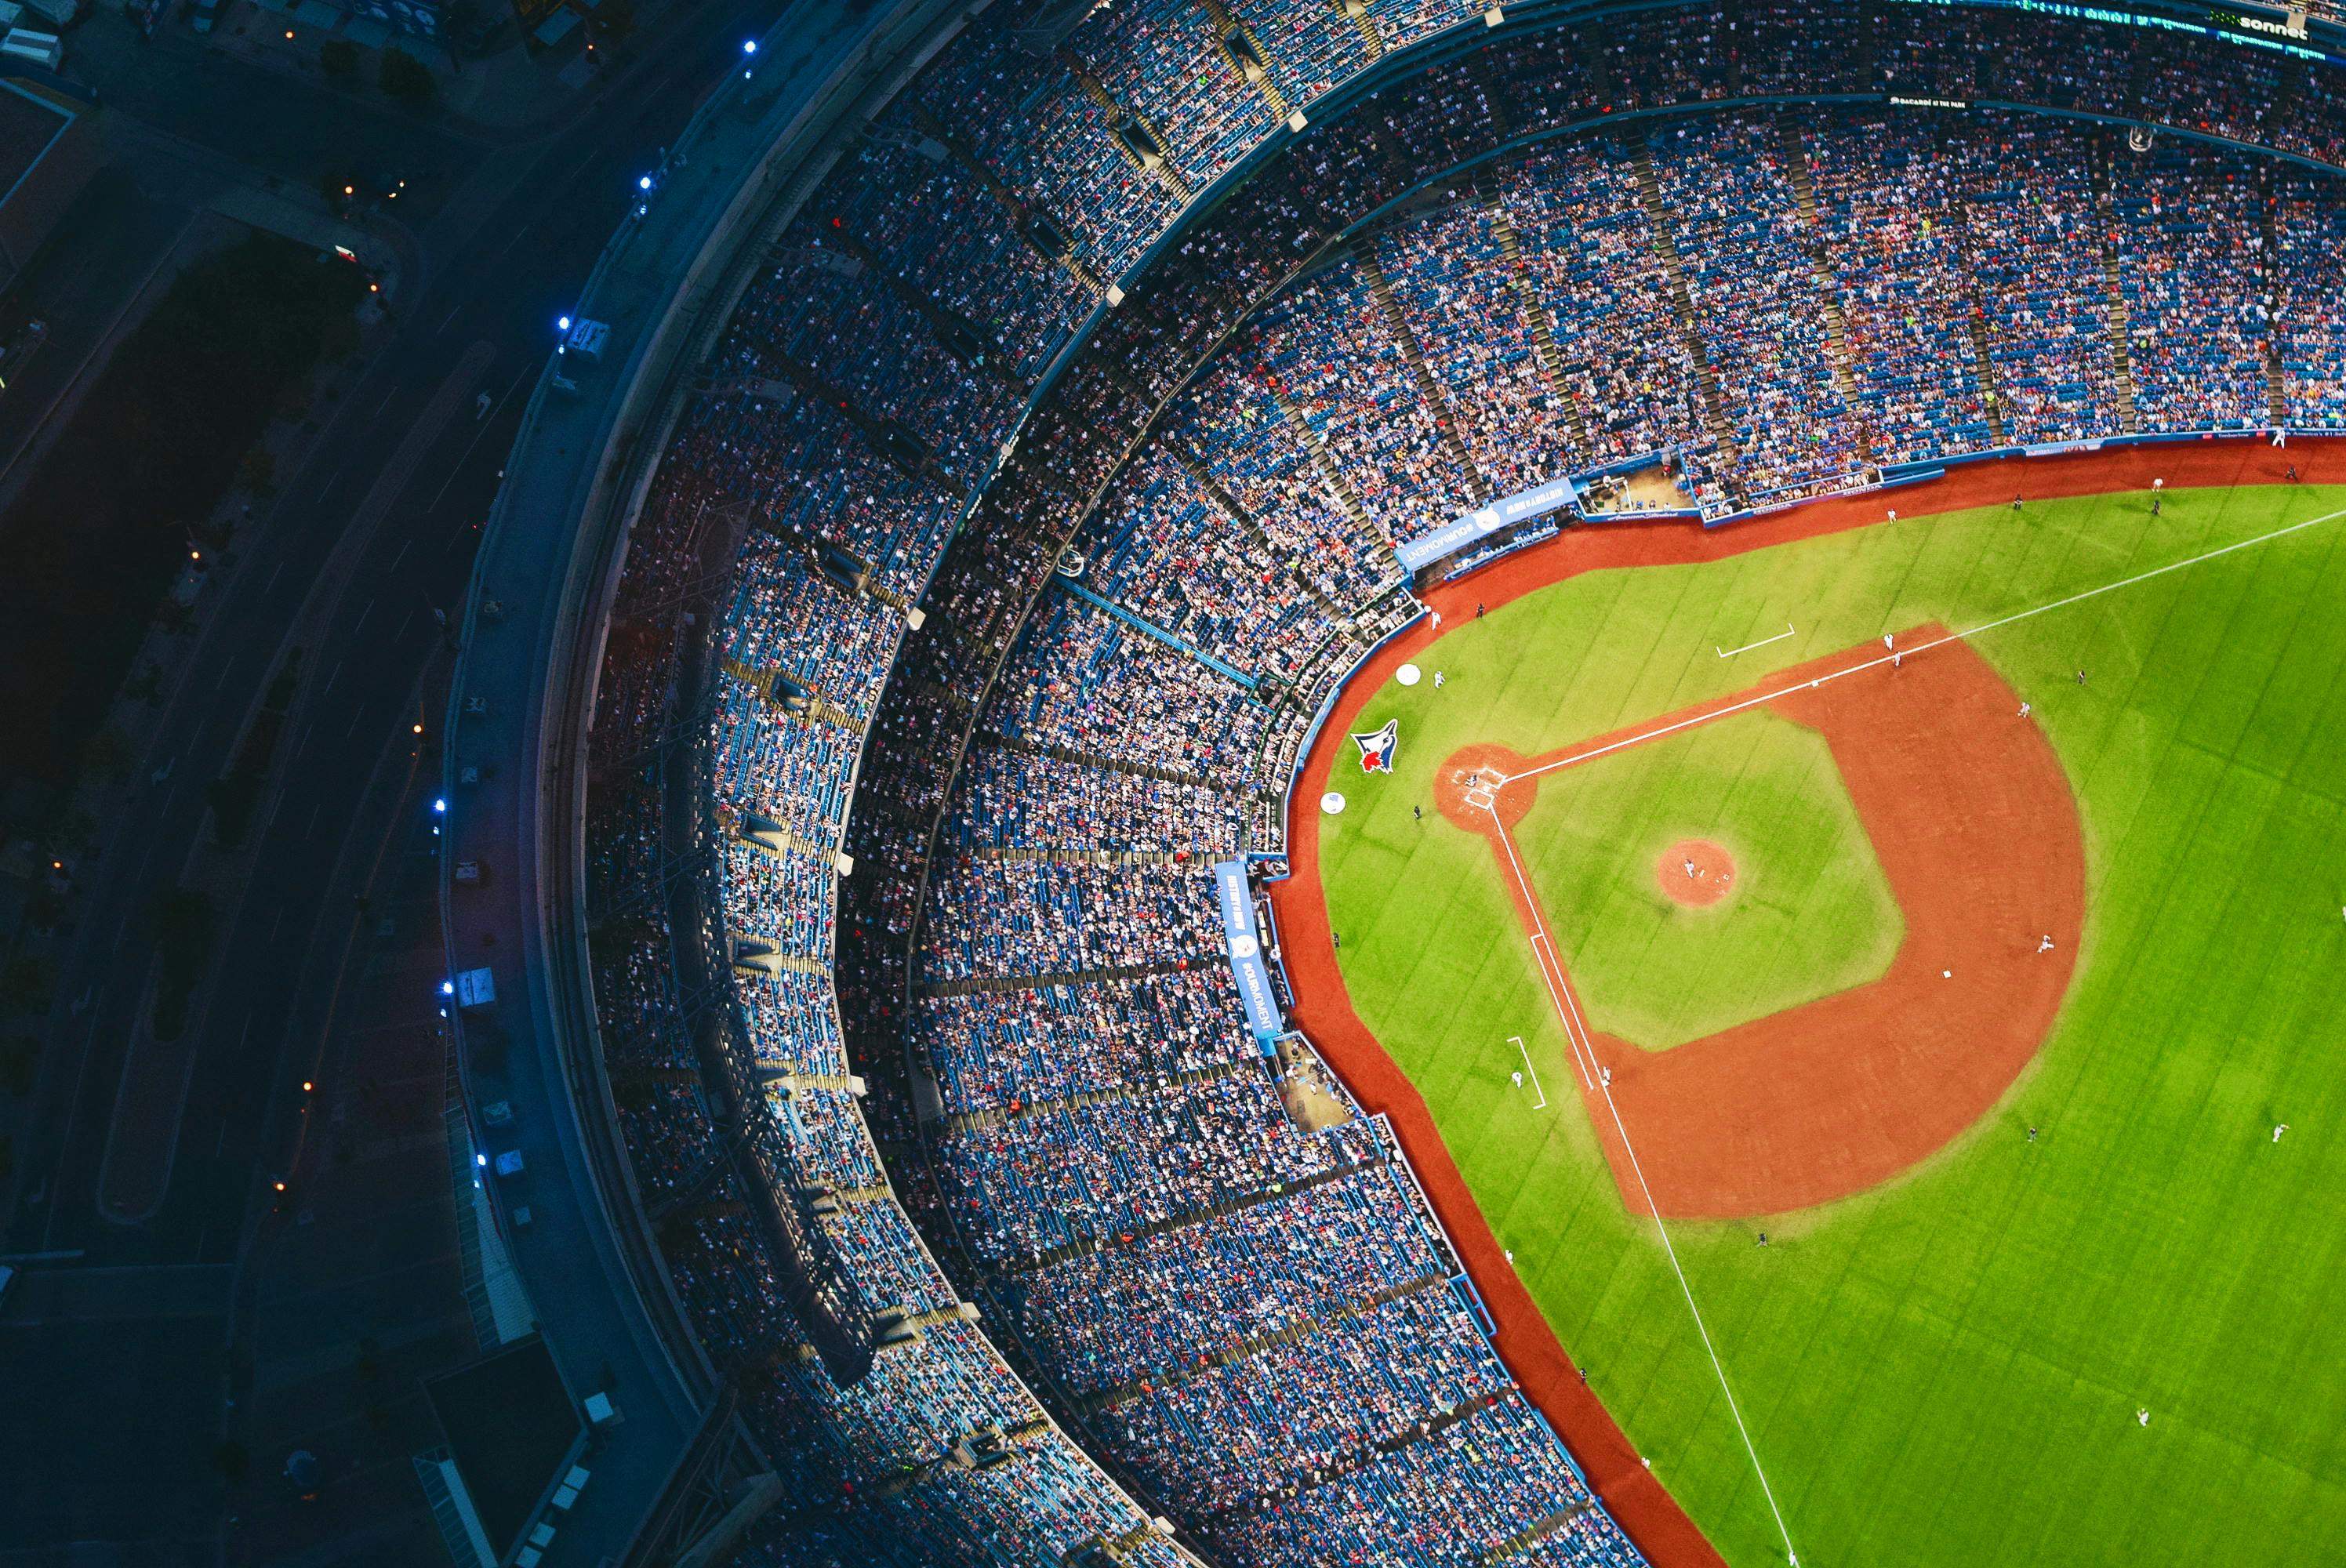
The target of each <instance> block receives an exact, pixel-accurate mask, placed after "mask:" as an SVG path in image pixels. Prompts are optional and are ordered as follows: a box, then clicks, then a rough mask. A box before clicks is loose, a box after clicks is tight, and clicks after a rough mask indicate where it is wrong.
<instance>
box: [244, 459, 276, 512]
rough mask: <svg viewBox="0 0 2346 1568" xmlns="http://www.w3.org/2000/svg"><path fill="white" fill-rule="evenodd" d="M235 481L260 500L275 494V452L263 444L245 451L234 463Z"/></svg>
mask: <svg viewBox="0 0 2346 1568" xmlns="http://www.w3.org/2000/svg"><path fill="white" fill-rule="evenodd" d="M236 482H237V483H238V484H241V485H243V486H244V487H245V489H246V490H248V491H250V493H251V494H253V495H254V496H256V497H258V498H259V499H260V500H262V501H266V500H268V499H269V498H270V496H272V495H274V494H277V454H276V453H272V452H270V450H269V449H268V448H267V447H265V446H256V447H254V448H252V450H250V452H247V453H245V454H244V456H243V458H242V459H241V460H240V461H239V463H237V465H236Z"/></svg>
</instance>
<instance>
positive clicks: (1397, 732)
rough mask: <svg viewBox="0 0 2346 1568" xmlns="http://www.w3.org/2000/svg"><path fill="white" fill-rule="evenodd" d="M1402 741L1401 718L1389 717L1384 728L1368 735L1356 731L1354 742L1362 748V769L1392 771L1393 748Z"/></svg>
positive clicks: (1370, 771) (1380, 771)
mask: <svg viewBox="0 0 2346 1568" xmlns="http://www.w3.org/2000/svg"><path fill="white" fill-rule="evenodd" d="M1400 743H1401V720H1400V719H1398V718H1388V719H1386V720H1385V727H1384V728H1382V729H1377V730H1372V731H1370V732H1369V733H1368V734H1366V735H1362V734H1360V733H1358V732H1355V733H1354V734H1353V736H1352V744H1353V745H1355V746H1357V747H1359V748H1361V771H1362V772H1363V773H1390V772H1392V762H1393V748H1395V747H1396V746H1398V745H1399V744H1400Z"/></svg>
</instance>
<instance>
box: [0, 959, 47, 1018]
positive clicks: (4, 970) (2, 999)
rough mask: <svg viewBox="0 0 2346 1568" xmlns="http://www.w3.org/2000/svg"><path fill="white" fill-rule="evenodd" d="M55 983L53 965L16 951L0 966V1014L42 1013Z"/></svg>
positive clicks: (45, 1010)
mask: <svg viewBox="0 0 2346 1568" xmlns="http://www.w3.org/2000/svg"><path fill="white" fill-rule="evenodd" d="M56 984H57V974H56V965H55V964H53V963H51V962H49V960H48V958H47V956H46V955H45V954H42V953H37V952H20V953H18V954H16V955H15V957H14V958H11V959H10V960H8V962H6V963H5V964H0V1013H46V1012H47V1011H48V1009H49V999H50V997H51V996H52V995H53V994H54V993H56Z"/></svg>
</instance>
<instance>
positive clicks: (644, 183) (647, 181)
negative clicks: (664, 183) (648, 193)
mask: <svg viewBox="0 0 2346 1568" xmlns="http://www.w3.org/2000/svg"><path fill="white" fill-rule="evenodd" d="M636 188H637V190H649V189H650V188H652V177H651V176H650V175H648V174H646V175H638V176H637V178H636Z"/></svg>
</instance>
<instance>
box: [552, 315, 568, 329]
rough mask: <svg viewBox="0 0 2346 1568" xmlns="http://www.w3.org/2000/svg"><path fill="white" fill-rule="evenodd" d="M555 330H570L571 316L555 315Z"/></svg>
mask: <svg viewBox="0 0 2346 1568" xmlns="http://www.w3.org/2000/svg"><path fill="white" fill-rule="evenodd" d="M554 330H555V331H557V332H566V331H569V330H570V318H569V317H567V316H556V317H555V318H554Z"/></svg>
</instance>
